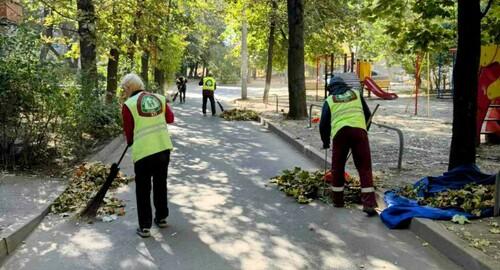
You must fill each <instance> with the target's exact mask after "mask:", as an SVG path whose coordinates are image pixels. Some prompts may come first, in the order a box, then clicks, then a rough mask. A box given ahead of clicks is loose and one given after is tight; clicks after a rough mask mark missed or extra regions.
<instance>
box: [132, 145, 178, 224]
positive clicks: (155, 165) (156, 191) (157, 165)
mask: <svg viewBox="0 0 500 270" xmlns="http://www.w3.org/2000/svg"><path fill="white" fill-rule="evenodd" d="M169 163H170V150H166V151H162V152H159V153H156V154H153V155H151V156H148V157H145V158H143V159H140V160H138V161H137V162H136V163H135V164H134V171H135V196H136V199H137V215H138V217H139V227H140V228H151V225H152V220H153V215H152V210H151V178H152V179H153V181H152V182H153V202H154V205H155V210H156V212H155V217H156V219H158V220H161V219H164V218H166V217H168V203H167V174H168V164H169Z"/></svg>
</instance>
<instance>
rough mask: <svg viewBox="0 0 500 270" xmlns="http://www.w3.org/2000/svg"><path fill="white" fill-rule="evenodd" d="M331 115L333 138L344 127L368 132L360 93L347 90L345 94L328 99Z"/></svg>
mask: <svg viewBox="0 0 500 270" xmlns="http://www.w3.org/2000/svg"><path fill="white" fill-rule="evenodd" d="M326 102H328V106H329V107H330V113H331V119H332V123H331V128H332V129H331V135H330V136H331V137H332V138H334V137H335V135H336V134H337V132H338V131H339V130H340V129H341V128H343V127H346V126H348V127H354V128H362V129H364V130H366V123H365V115H364V113H363V105H362V104H361V97H360V94H359V92H358V91H355V90H352V89H351V90H347V91H346V92H345V93H344V94H340V95H331V96H328V98H327V99H326Z"/></svg>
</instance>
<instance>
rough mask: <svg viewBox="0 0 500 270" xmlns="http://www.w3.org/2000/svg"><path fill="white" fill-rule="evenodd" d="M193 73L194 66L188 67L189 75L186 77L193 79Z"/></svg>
mask: <svg viewBox="0 0 500 270" xmlns="http://www.w3.org/2000/svg"><path fill="white" fill-rule="evenodd" d="M193 72H194V65H193V64H191V65H189V75H188V78H193Z"/></svg>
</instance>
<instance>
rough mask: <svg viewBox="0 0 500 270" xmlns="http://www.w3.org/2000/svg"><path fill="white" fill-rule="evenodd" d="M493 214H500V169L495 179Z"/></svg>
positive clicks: (496, 215)
mask: <svg viewBox="0 0 500 270" xmlns="http://www.w3.org/2000/svg"><path fill="white" fill-rule="evenodd" d="M493 216H495V217H498V216H500V171H498V173H497V178H496V179H495V206H494V207H493Z"/></svg>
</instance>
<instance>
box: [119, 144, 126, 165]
mask: <svg viewBox="0 0 500 270" xmlns="http://www.w3.org/2000/svg"><path fill="white" fill-rule="evenodd" d="M127 150H128V145H127V147H125V150H123V153H122V155H121V156H120V159H119V160H118V163H116V166H117V167H118V166H119V165H120V163H121V162H122V159H123V157H124V156H125V153H127Z"/></svg>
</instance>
